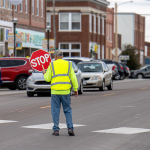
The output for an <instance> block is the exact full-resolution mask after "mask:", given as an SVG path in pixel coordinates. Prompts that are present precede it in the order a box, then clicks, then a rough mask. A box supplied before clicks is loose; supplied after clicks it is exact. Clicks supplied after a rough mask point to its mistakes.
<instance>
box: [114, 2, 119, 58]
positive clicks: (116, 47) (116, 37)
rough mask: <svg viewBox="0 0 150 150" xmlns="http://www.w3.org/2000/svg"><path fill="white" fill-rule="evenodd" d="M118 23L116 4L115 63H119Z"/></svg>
mask: <svg viewBox="0 0 150 150" xmlns="http://www.w3.org/2000/svg"><path fill="white" fill-rule="evenodd" d="M117 32H118V21H117V3H115V61H118V35H117Z"/></svg>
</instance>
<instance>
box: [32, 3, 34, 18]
mask: <svg viewBox="0 0 150 150" xmlns="http://www.w3.org/2000/svg"><path fill="white" fill-rule="evenodd" d="M32 15H34V0H32Z"/></svg>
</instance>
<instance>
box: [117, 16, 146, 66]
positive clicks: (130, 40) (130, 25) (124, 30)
mask: <svg viewBox="0 0 150 150" xmlns="http://www.w3.org/2000/svg"><path fill="white" fill-rule="evenodd" d="M118 33H119V34H121V35H122V46H123V45H125V44H131V45H133V46H135V47H136V48H137V52H138V53H139V61H140V64H141V65H144V63H145V61H144V60H145V56H144V53H145V17H143V16H141V15H139V14H135V13H120V14H118Z"/></svg>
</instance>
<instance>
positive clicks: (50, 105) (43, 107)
mask: <svg viewBox="0 0 150 150" xmlns="http://www.w3.org/2000/svg"><path fill="white" fill-rule="evenodd" d="M48 107H51V105H49V106H45V107H41V109H43V108H48Z"/></svg>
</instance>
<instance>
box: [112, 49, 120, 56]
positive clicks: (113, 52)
mask: <svg viewBox="0 0 150 150" xmlns="http://www.w3.org/2000/svg"><path fill="white" fill-rule="evenodd" d="M111 53H112V54H113V55H114V56H116V55H115V54H116V50H115V48H114V49H113V50H112V51H111ZM121 53H122V51H121V50H120V49H119V48H118V56H119V55H120V54H121Z"/></svg>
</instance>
